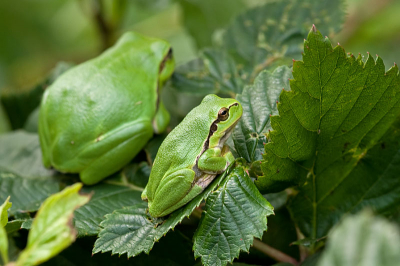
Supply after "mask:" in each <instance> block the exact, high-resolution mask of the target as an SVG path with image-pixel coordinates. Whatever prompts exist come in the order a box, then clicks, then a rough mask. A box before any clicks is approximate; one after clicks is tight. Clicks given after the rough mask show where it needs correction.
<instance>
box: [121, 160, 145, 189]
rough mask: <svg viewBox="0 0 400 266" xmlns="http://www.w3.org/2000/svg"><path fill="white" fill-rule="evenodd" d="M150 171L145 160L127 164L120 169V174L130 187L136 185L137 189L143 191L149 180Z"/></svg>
mask: <svg viewBox="0 0 400 266" xmlns="http://www.w3.org/2000/svg"><path fill="white" fill-rule="evenodd" d="M150 172H151V167H150V166H149V164H148V163H147V162H140V163H135V164H130V165H127V166H126V167H125V168H124V169H123V170H122V171H121V175H123V177H124V178H125V179H126V181H127V182H128V183H129V185H130V186H131V187H132V185H134V186H136V187H137V190H139V191H143V190H144V187H145V186H146V184H147V182H148V181H149V176H150Z"/></svg>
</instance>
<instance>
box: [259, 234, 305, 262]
mask: <svg viewBox="0 0 400 266" xmlns="http://www.w3.org/2000/svg"><path fill="white" fill-rule="evenodd" d="M253 247H254V248H255V249H257V250H259V251H261V252H262V253H264V254H266V255H268V256H269V257H271V258H273V259H274V260H276V261H279V262H287V263H291V264H293V265H296V266H297V265H299V262H298V261H297V260H296V259H295V258H293V257H291V256H289V255H287V254H285V253H283V252H282V251H280V250H277V249H275V248H273V247H271V246H269V245H267V244H265V243H264V242H262V241H260V240H258V239H256V238H254V242H253Z"/></svg>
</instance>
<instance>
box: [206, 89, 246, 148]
mask: <svg viewBox="0 0 400 266" xmlns="http://www.w3.org/2000/svg"><path fill="white" fill-rule="evenodd" d="M201 105H204V106H206V107H207V106H208V108H207V109H208V110H209V111H210V115H211V116H212V117H213V118H214V120H213V122H212V124H211V126H210V138H209V148H214V147H220V148H221V147H222V146H223V145H224V143H225V141H226V140H227V139H228V137H229V135H230V133H231V132H232V130H233V129H234V128H235V126H236V124H237V123H238V121H239V119H240V117H241V116H242V113H243V109H242V106H241V104H240V103H239V102H238V101H237V100H235V99H231V98H220V97H218V96H216V95H213V94H210V95H207V96H206V97H205V98H204V99H203V101H202V102H201Z"/></svg>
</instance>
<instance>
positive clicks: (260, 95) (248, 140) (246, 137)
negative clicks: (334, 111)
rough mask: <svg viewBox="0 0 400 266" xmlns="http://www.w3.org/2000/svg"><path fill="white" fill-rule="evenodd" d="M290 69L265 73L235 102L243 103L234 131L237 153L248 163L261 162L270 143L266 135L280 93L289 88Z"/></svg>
mask: <svg viewBox="0 0 400 266" xmlns="http://www.w3.org/2000/svg"><path fill="white" fill-rule="evenodd" d="M291 77H292V73H291V70H290V69H289V68H288V67H286V66H283V67H278V68H277V69H275V70H274V72H272V73H271V72H268V71H263V72H261V73H260V74H259V75H258V77H257V78H256V79H255V81H254V84H253V85H251V86H246V87H245V89H244V90H243V93H242V94H239V95H237V97H236V99H237V100H238V101H239V102H240V103H241V104H242V107H243V115H242V118H241V119H240V120H239V123H238V125H237V126H236V127H235V129H234V131H233V136H232V139H233V142H234V143H235V149H236V152H237V153H238V154H239V156H240V157H243V158H245V159H246V161H247V162H249V163H251V162H253V161H257V160H261V159H262V156H261V154H262V153H263V152H264V145H263V143H266V142H267V137H266V133H267V132H268V130H270V129H271V125H270V116H271V115H276V114H277V113H278V109H277V108H276V105H277V101H278V99H279V94H280V93H281V91H282V89H286V90H288V89H289V78H291Z"/></svg>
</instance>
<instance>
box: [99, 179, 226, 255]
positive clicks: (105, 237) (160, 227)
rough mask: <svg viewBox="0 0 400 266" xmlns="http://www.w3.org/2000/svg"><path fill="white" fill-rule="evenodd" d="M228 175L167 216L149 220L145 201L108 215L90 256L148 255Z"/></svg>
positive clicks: (102, 223)
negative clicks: (109, 253)
mask: <svg viewBox="0 0 400 266" xmlns="http://www.w3.org/2000/svg"><path fill="white" fill-rule="evenodd" d="M227 173H228V171H226V172H225V173H224V174H222V175H220V176H218V177H217V178H216V179H215V180H214V181H213V182H212V183H211V184H210V185H209V186H208V187H207V188H206V189H205V190H204V191H203V193H201V194H200V195H198V196H197V197H196V198H194V199H193V200H192V201H190V202H189V203H188V204H187V205H185V206H184V207H182V208H180V209H178V210H176V211H175V212H173V213H172V214H170V215H169V216H167V217H163V218H158V219H153V220H152V219H150V218H149V216H148V214H147V211H146V209H147V203H146V202H141V203H137V204H135V205H133V206H130V207H126V208H124V209H120V210H116V211H114V212H113V213H112V214H107V215H106V219H105V220H104V221H103V222H101V223H100V226H101V227H102V228H103V229H102V230H101V231H100V233H99V238H98V239H97V240H96V242H95V244H94V248H93V253H98V252H107V251H111V254H120V255H122V254H127V256H128V258H129V257H133V256H136V255H138V254H140V253H142V252H145V253H147V254H148V253H149V252H150V250H151V249H152V248H153V246H154V243H155V242H156V241H158V240H159V239H160V238H161V237H163V236H164V235H165V234H166V233H167V232H168V231H169V230H171V229H174V228H175V226H176V225H177V224H178V223H180V222H181V221H182V220H183V219H184V218H185V217H189V215H190V214H191V213H192V212H193V210H194V209H195V208H196V207H197V206H199V205H200V203H201V202H202V201H203V199H205V198H207V196H208V195H209V194H210V193H211V192H212V191H213V190H214V189H215V188H216V187H217V186H218V184H219V183H220V182H221V181H222V180H223V179H224V178H225V176H226V174H227Z"/></svg>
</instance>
